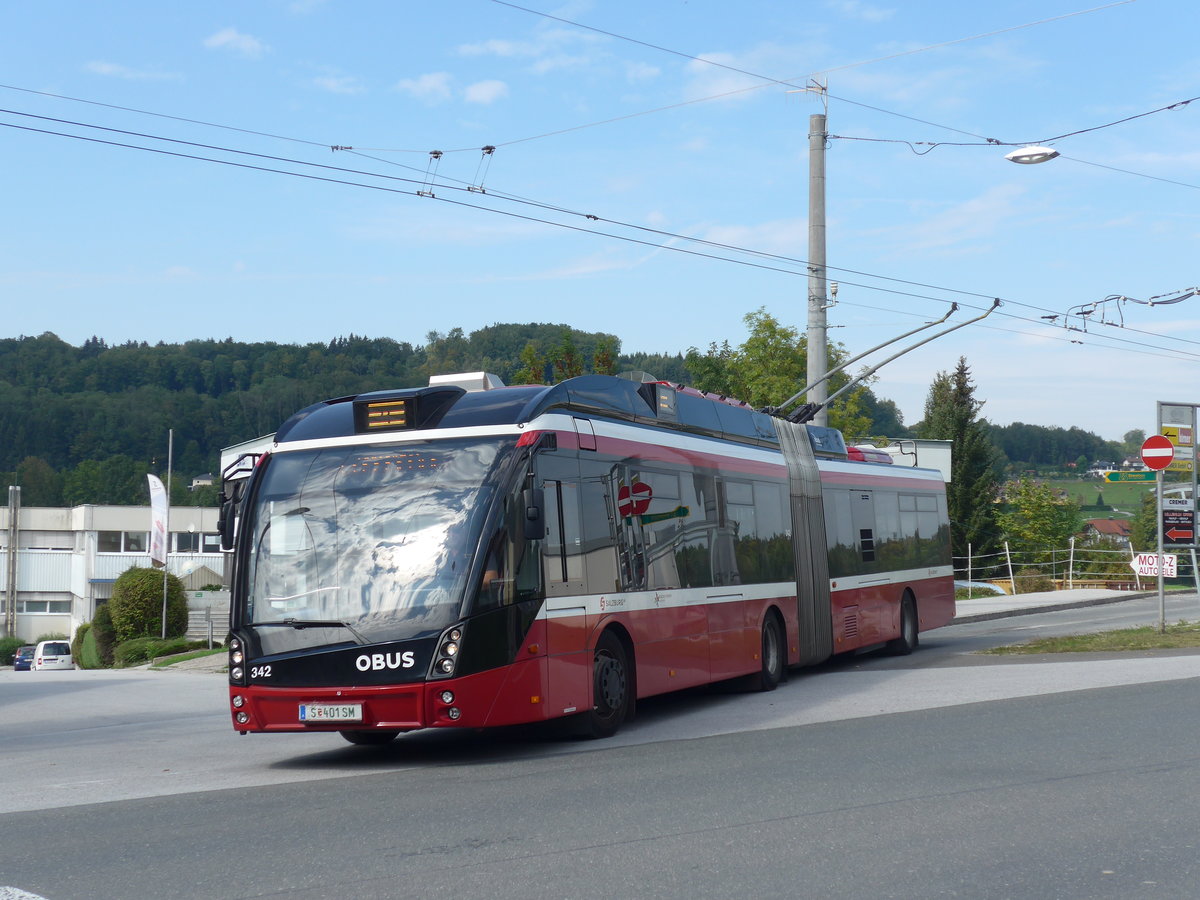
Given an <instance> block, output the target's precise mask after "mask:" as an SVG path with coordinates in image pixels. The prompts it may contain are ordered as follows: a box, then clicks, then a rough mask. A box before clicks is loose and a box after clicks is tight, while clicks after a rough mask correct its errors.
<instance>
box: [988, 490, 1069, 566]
mask: <svg viewBox="0 0 1200 900" xmlns="http://www.w3.org/2000/svg"><path fill="white" fill-rule="evenodd" d="M996 520H997V523H998V524H999V525H1000V528H1001V530H1002V531H1003V533H1004V538H1005V540H1007V541H1008V543H1009V549H1010V550H1012V551H1013V552H1014V553H1019V554H1021V556H1022V558H1023V559H1025V560H1029V561H1032V562H1034V563H1045V562H1049V561H1050V560H1051V558H1052V553H1053V551H1055V550H1062V549H1064V548H1066V547H1067V546H1068V544H1069V543H1070V541H1071V538H1072V537H1073V536H1074V535H1076V534H1078V533H1079V531H1080V530H1081V529H1082V528H1083V516H1082V515H1081V514H1080V512H1079V505H1078V504H1077V503H1075V502H1074V501H1072V500H1069V499H1065V498H1062V497H1059V496H1057V495H1056V494H1055V492H1054V491H1053V489H1051V488H1050V486H1049V485H1046V484H1043V483H1042V482H1039V481H1034V480H1033V479H1031V478H1021V479H1020V480H1018V481H1015V482H1009V484H1008V486H1007V487H1006V489H1005V505H1004V508H1003V509H1002V510H1001V511H1000V512H999V513H998V514H997V516H996Z"/></svg>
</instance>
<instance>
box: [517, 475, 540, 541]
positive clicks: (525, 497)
mask: <svg viewBox="0 0 1200 900" xmlns="http://www.w3.org/2000/svg"><path fill="white" fill-rule="evenodd" d="M521 502H522V504H523V505H524V507H525V520H524V521H525V529H524V537H525V540H527V541H540V540H541V539H542V538H544V537H545V536H546V512H545V510H546V497H545V492H544V491H543V490H542V489H541V488H525V490H524V491H522V492H521Z"/></svg>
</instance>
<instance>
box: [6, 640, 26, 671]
mask: <svg viewBox="0 0 1200 900" xmlns="http://www.w3.org/2000/svg"><path fill="white" fill-rule="evenodd" d="M24 646H25V642H24V641H22V640H21V639H20V638H17V637H6V638H0V666H11V665H12V662H13V657H14V656H16V655H17V648H18V647H24Z"/></svg>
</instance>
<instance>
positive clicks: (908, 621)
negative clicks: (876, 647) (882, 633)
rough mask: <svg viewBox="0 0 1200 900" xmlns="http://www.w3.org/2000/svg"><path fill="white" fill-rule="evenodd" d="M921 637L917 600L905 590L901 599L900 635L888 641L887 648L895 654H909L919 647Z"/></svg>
mask: <svg viewBox="0 0 1200 900" xmlns="http://www.w3.org/2000/svg"><path fill="white" fill-rule="evenodd" d="M920 640H921V637H920V632H919V628H918V625H917V602H916V601H915V600H913V595H912V594H910V593H908V592H907V591H905V593H904V599H903V600H901V601H900V636H899V637H897V638H893V639H892V640H890V641H888V642H887V649H888V651H889V652H890V653H892V654H893V655H895V656H907V655H908V654H910V653H912V652H913V651H914V650H916V649H917V644H918V643H920Z"/></svg>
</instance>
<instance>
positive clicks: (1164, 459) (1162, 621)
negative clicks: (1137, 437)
mask: <svg viewBox="0 0 1200 900" xmlns="http://www.w3.org/2000/svg"><path fill="white" fill-rule="evenodd" d="M1174 458H1175V445H1174V444H1172V443H1171V441H1170V440H1169V439H1168V438H1165V437H1163V436H1162V435H1161V434H1152V435H1150V437H1148V438H1146V440H1145V441H1143V442H1142V462H1144V463H1145V464H1146V468H1147V469H1153V470H1154V472H1155V474H1156V475H1157V476H1158V477H1157V480H1156V481H1155V489H1156V491H1157V493H1158V557H1157V559H1156V562H1157V560H1158V559H1162V557H1163V523H1162V516H1163V479H1162V473H1163V469H1165V468H1166V467H1167V466H1169V465H1170V464H1171V460H1173V459H1174ZM1155 568H1156V569H1158V573H1157V574H1158V633H1159V634H1162V633H1163V632H1164V631H1166V630H1167V598H1166V591H1165V589H1164V587H1163V569H1165V568H1166V566H1159V565H1156V566H1155Z"/></svg>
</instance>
